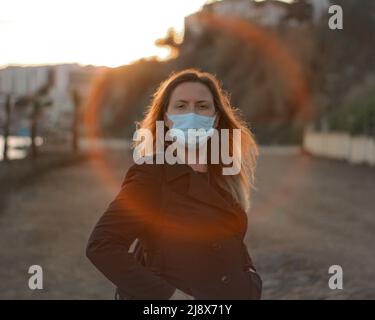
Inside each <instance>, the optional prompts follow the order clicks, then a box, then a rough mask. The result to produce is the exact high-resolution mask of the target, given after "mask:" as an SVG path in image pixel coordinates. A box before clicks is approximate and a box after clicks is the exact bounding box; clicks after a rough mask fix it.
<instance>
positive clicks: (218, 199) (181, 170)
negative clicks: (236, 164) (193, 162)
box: [165, 163, 246, 214]
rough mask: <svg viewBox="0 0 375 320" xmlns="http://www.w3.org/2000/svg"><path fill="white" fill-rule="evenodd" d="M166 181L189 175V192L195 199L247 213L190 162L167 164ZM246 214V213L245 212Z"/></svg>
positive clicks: (222, 208)
mask: <svg viewBox="0 0 375 320" xmlns="http://www.w3.org/2000/svg"><path fill="white" fill-rule="evenodd" d="M165 167H166V170H165V173H166V181H167V182H170V181H172V180H174V179H176V178H178V177H180V176H183V175H186V174H187V175H189V188H188V194H189V196H191V197H193V198H194V199H196V200H198V201H201V202H204V203H206V204H209V205H213V206H216V207H217V208H219V209H221V210H225V211H230V212H232V213H237V214H238V213H239V212H241V211H242V213H245V212H244V211H243V209H242V208H241V207H240V206H238V205H236V204H235V203H230V202H229V201H228V200H226V199H225V198H224V197H223V196H222V195H221V194H220V193H219V192H218V191H217V190H216V189H215V188H214V187H213V186H211V185H209V183H208V181H207V180H206V179H204V178H203V177H202V176H200V175H199V174H198V173H196V172H194V169H193V168H191V167H190V166H189V165H188V164H179V163H176V164H173V165H170V164H167V163H166V164H165ZM245 214H246V213H245Z"/></svg>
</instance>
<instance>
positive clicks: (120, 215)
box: [86, 164, 176, 300]
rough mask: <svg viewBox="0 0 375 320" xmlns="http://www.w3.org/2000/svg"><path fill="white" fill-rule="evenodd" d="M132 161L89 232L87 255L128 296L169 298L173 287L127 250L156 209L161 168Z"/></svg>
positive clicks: (158, 200) (156, 211)
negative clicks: (116, 189) (117, 190)
mask: <svg viewBox="0 0 375 320" xmlns="http://www.w3.org/2000/svg"><path fill="white" fill-rule="evenodd" d="M156 166H157V165H153V164H151V165H150V164H141V165H138V164H133V165H132V166H131V167H130V168H129V170H128V172H127V173H126V176H125V178H124V181H123V182H122V185H121V189H120V191H119V193H118V194H117V196H116V197H115V199H114V200H112V202H111V203H110V204H109V206H108V207H107V209H106V210H105V212H104V214H103V215H102V216H101V218H100V219H99V221H98V222H97V224H96V225H95V227H94V230H93V231H92V233H91V235H90V238H89V241H88V243H87V247H86V256H87V257H88V259H89V260H90V261H91V262H92V263H93V264H94V265H95V266H96V268H97V269H98V270H99V271H101V272H102V273H103V274H104V275H105V276H106V277H107V278H108V279H109V280H110V281H111V282H112V283H113V284H114V285H115V286H117V287H118V288H119V290H120V291H121V292H122V293H123V294H125V295H126V296H127V297H128V298H130V299H137V300H148V299H161V300H166V299H169V298H170V297H171V296H172V294H173V292H174V290H175V289H176V287H174V286H173V285H172V284H170V283H169V282H167V281H166V280H164V279H163V278H162V277H160V276H159V275H157V274H156V273H154V272H152V271H151V269H149V268H147V267H145V266H143V265H141V264H139V263H137V261H136V259H135V258H134V256H132V254H131V253H129V252H128V250H129V247H130V245H131V244H132V243H133V241H134V240H135V239H136V238H139V236H140V235H141V234H142V233H143V232H145V230H146V229H147V224H148V223H152V221H153V219H154V218H155V214H157V213H158V211H159V203H160V179H161V174H160V172H161V170H159V169H157V168H156Z"/></svg>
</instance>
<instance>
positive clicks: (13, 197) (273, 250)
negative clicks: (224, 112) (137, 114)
mask: <svg viewBox="0 0 375 320" xmlns="http://www.w3.org/2000/svg"><path fill="white" fill-rule="evenodd" d="M267 150H268V149H265V150H264V152H263V151H262V152H261V156H260V158H259V161H258V166H257V172H256V186H257V190H255V191H253V196H252V198H253V203H252V207H251V210H250V213H249V230H248V233H247V236H246V243H247V246H248V248H249V252H250V254H251V256H252V258H253V260H254V262H255V264H256V266H257V269H258V271H259V273H260V274H261V276H262V278H263V281H264V291H263V299H374V298H375V281H374V278H375V255H374V243H375V210H374V209H375V197H374V192H373V190H375V169H374V168H369V167H366V166H353V165H349V164H347V163H344V162H339V161H333V160H325V159H314V158H311V157H310V156H308V155H302V154H299V153H298V152H295V150H294V149H293V150H294V151H293V150H292V151H290V152H268V151H267ZM107 154H109V160H108V163H109V164H108V166H107V167H106V166H103V164H102V162H101V161H100V160H99V159H98V158H95V159H93V160H91V161H81V162H79V163H75V164H72V165H71V166H65V167H60V168H58V169H56V170H52V171H51V170H50V171H49V172H48V173H47V174H44V175H42V176H41V177H40V178H39V179H38V180H37V181H35V182H34V183H29V184H27V185H26V186H24V187H21V188H18V189H17V192H12V193H10V195H9V197H8V199H7V201H6V206H5V207H4V208H3V210H2V212H0V240H1V244H2V245H1V248H0V256H1V264H0V299H112V298H113V286H112V285H111V284H110V283H109V282H108V281H107V280H106V279H104V277H102V276H101V275H100V274H99V272H98V271H97V270H96V269H95V268H94V267H93V266H92V265H91V264H90V262H89V261H88V260H87V259H86V257H85V245H86V241H87V237H88V235H89V233H90V231H91V229H92V227H93V225H94V223H95V222H96V221H97V219H98V218H99V216H100V215H101V214H102V212H103V211H104V210H105V208H106V206H107V204H108V203H109V201H110V200H111V199H112V198H113V196H114V194H115V192H117V188H118V187H119V184H120V182H121V181H122V178H123V177H124V174H125V173H126V169H127V168H128V166H129V164H130V161H129V160H130V155H129V153H127V152H126V150H120V149H117V150H112V151H108V152H107ZM104 168H106V169H104ZM30 265H40V266H42V267H43V275H44V283H43V285H44V288H43V290H34V291H33V290H30V289H29V288H28V285H27V284H28V279H29V277H30V274H28V268H29V266H30ZM331 265H340V266H341V267H342V269H343V289H342V290H331V289H330V288H329V286H328V280H329V277H330V276H331V274H329V273H328V268H329V266H331Z"/></svg>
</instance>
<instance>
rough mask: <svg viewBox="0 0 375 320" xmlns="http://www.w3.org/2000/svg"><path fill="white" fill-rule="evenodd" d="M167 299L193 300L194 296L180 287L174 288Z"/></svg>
mask: <svg viewBox="0 0 375 320" xmlns="http://www.w3.org/2000/svg"><path fill="white" fill-rule="evenodd" d="M169 300H195V298H194V297H193V296H191V295H189V294H187V293H185V292H183V291H181V290H180V289H176V290H175V291H174V292H173V295H172V296H171V297H170V298H169Z"/></svg>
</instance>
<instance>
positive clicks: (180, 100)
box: [176, 99, 210, 103]
mask: <svg viewBox="0 0 375 320" xmlns="http://www.w3.org/2000/svg"><path fill="white" fill-rule="evenodd" d="M176 102H189V101H187V100H182V99H179V100H176ZM199 102H210V101H208V100H198V101H196V103H199Z"/></svg>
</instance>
